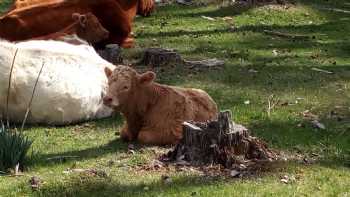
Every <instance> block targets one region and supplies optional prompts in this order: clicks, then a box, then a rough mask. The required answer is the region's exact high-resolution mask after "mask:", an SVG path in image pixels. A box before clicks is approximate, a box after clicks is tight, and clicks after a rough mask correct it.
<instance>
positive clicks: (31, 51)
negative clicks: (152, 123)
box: [0, 40, 114, 125]
mask: <svg viewBox="0 0 350 197" xmlns="http://www.w3.org/2000/svg"><path fill="white" fill-rule="evenodd" d="M16 49H18V52H17V56H16V59H15V63H14V67H13V72H12V80H11V88H10V96H9V110H8V115H9V118H10V120H11V121H12V122H21V121H22V120H23V118H24V115H25V112H26V109H27V107H28V103H29V100H30V98H31V95H32V91H33V88H34V84H35V81H36V79H37V77H38V74H39V71H40V69H41V66H42V64H43V62H44V63H45V65H44V67H43V70H42V73H41V75H40V78H39V81H38V84H37V87H36V91H35V94H34V98H33V102H32V105H31V111H30V113H29V116H28V121H27V122H30V123H43V124H54V125H62V124H68V123H75V122H81V121H85V120H90V119H97V118H103V117H107V116H110V115H111V113H112V111H111V110H110V109H109V108H107V107H105V106H104V105H103V102H102V97H103V95H104V93H105V88H106V86H107V78H106V77H105V74H104V68H105V67H106V66H107V67H110V68H113V67H114V65H112V64H110V63H108V62H107V61H105V60H103V59H102V58H101V57H100V56H99V55H98V54H97V53H96V52H95V50H94V49H93V48H92V47H90V46H88V45H72V44H68V43H64V42H59V41H27V42H21V43H17V44H14V43H10V42H7V41H4V40H0V119H2V120H4V119H6V117H5V116H6V114H5V113H6V100H7V99H6V98H7V91H8V81H9V76H10V70H11V63H12V61H13V58H14V54H15V51H16Z"/></svg>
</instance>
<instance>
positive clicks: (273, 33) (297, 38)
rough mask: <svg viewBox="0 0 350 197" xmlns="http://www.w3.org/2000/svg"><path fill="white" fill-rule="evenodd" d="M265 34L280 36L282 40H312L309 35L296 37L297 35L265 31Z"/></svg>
mask: <svg viewBox="0 0 350 197" xmlns="http://www.w3.org/2000/svg"><path fill="white" fill-rule="evenodd" d="M264 33H265V34H267V35H271V36H278V37H281V38H288V39H295V40H307V39H310V36H307V35H296V34H287V33H282V32H278V31H270V30H264Z"/></svg>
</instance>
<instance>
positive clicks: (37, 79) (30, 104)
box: [21, 61, 45, 132]
mask: <svg viewBox="0 0 350 197" xmlns="http://www.w3.org/2000/svg"><path fill="white" fill-rule="evenodd" d="M44 65H45V61H44V62H43V64H42V66H41V68H40V71H39V74H38V77H37V78H36V81H35V84H34V88H33V92H32V96H31V98H30V101H29V103H28V107H27V111H26V114H25V115H24V119H23V122H22V127H21V132H23V129H24V125H25V123H26V121H27V118H28V114H29V111H30V108H31V106H32V102H33V97H34V94H35V89H36V86H37V85H38V81H39V78H40V75H41V72H42V71H43V68H44Z"/></svg>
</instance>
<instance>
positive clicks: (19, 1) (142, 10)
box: [11, 0, 154, 16]
mask: <svg viewBox="0 0 350 197" xmlns="http://www.w3.org/2000/svg"><path fill="white" fill-rule="evenodd" d="M53 1H55V0H15V2H14V4H13V6H12V8H11V10H14V9H18V8H24V7H28V6H33V5H37V4H42V3H44V2H45V3H50V2H53ZM116 1H124V2H125V1H127V0H116ZM153 9H154V0H139V1H138V6H137V14H140V15H142V16H149V15H150V14H151V12H152V11H153Z"/></svg>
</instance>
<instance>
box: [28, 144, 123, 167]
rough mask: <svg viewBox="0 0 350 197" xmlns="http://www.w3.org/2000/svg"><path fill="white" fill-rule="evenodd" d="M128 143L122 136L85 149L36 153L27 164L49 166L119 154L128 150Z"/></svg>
mask: <svg viewBox="0 0 350 197" xmlns="http://www.w3.org/2000/svg"><path fill="white" fill-rule="evenodd" d="M127 149H128V148H127V144H126V143H124V142H122V141H121V140H120V138H117V139H115V140H112V141H110V142H109V143H107V144H104V145H101V146H96V147H91V148H87V149H83V150H74V151H67V152H61V153H55V154H42V153H37V154H34V155H33V156H32V157H31V158H30V160H29V161H28V163H27V164H26V166H28V167H30V166H31V165H35V166H49V165H56V164H59V163H64V162H68V161H80V160H88V159H94V158H99V157H103V156H104V155H106V154H110V153H113V154H118V153H121V152H127Z"/></svg>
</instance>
